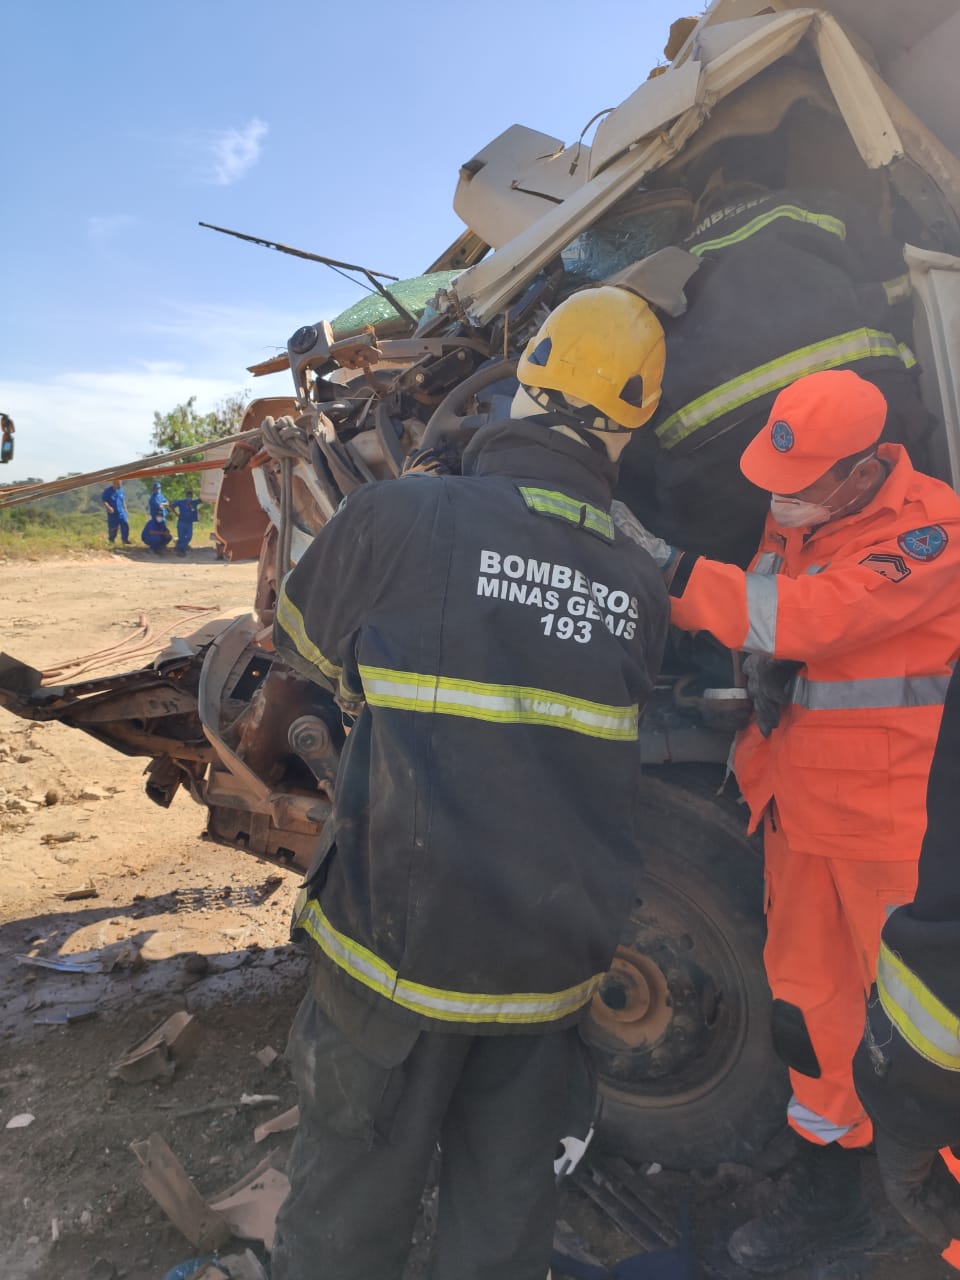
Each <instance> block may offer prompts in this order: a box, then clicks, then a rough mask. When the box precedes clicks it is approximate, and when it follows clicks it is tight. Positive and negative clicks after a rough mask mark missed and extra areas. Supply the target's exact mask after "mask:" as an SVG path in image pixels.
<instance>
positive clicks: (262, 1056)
mask: <svg viewBox="0 0 960 1280" xmlns="http://www.w3.org/2000/svg"><path fill="white" fill-rule="evenodd" d="M253 1056H254V1057H255V1058H256V1059H257V1061H258V1062H259V1063H260V1064H261V1066H264V1067H272V1066H273V1064H274V1063H275V1062H276V1060H277V1059H278V1058H279V1057H280V1055H279V1053H277V1051H276V1049H274V1047H273V1046H272V1045H269V1044H267V1045H264V1046H263V1048H262V1049H258V1050H257V1052H256V1053H255V1054H254V1055H253Z"/></svg>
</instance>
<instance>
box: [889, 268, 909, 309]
mask: <svg viewBox="0 0 960 1280" xmlns="http://www.w3.org/2000/svg"><path fill="white" fill-rule="evenodd" d="M883 292H884V293H885V294H886V295H887V302H888V303H889V304H890V306H891V307H892V306H894V305H895V304H896V303H898V302H903V300H904V299H905V298H909V297H910V276H909V274H908V273H904V274H903V275H902V276H894V278H893V279H892V280H884V281H883Z"/></svg>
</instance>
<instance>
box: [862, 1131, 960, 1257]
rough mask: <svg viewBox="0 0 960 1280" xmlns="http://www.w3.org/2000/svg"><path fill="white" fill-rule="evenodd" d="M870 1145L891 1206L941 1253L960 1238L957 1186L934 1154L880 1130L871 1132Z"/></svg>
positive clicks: (958, 1187)
mask: <svg viewBox="0 0 960 1280" xmlns="http://www.w3.org/2000/svg"><path fill="white" fill-rule="evenodd" d="M873 1142H874V1147H875V1149H876V1152H877V1161H878V1163H879V1165H880V1177H881V1179H882V1181H883V1189H884V1191H885V1192H886V1195H887V1199H888V1200H889V1201H890V1204H891V1205H892V1206H893V1208H894V1209H896V1211H897V1213H899V1215H900V1217H901V1218H903V1220H904V1222H906V1223H907V1224H908V1226H910V1227H912V1228H913V1230H914V1231H916V1232H917V1234H918V1235H921V1236H923V1237H924V1239H926V1240H929V1242H930V1243H931V1244H932V1245H933V1246H934V1248H935V1249H936V1250H937V1251H938V1252H939V1253H942V1252H943V1251H944V1249H946V1248H947V1246H948V1245H949V1244H950V1241H951V1240H954V1239H958V1238H960V1184H958V1183H957V1181H956V1180H955V1178H954V1177H953V1175H952V1174H951V1173H950V1171H949V1169H948V1168H947V1166H946V1165H945V1164H944V1162H943V1159H942V1157H941V1156H940V1155H939V1153H938V1152H936V1151H930V1150H926V1151H925V1150H920V1149H918V1148H916V1147H910V1146H907V1145H906V1144H905V1143H903V1142H900V1140H899V1139H898V1138H895V1137H893V1135H892V1134H890V1133H887V1132H886V1131H885V1130H883V1129H876V1130H875V1131H874V1138H873Z"/></svg>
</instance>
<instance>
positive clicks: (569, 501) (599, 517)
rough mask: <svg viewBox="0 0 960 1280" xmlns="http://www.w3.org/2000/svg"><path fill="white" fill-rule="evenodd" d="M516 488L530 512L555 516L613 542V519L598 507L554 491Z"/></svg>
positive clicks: (521, 486) (523, 487) (524, 487)
mask: <svg viewBox="0 0 960 1280" xmlns="http://www.w3.org/2000/svg"><path fill="white" fill-rule="evenodd" d="M518 487H519V489H520V493H521V495H522V497H523V500H524V502H525V503H526V504H527V506H528V507H529V508H530V510H531V511H538V512H539V513H540V514H541V515H547V516H557V517H558V518H559V519H561V520H567V521H569V523H570V524H575V525H576V526H577V527H578V528H580V529H589V530H590V531H591V533H598V534H599V535H600V537H601V538H605V539H606V540H607V542H613V540H614V537H615V527H614V523H613V517H612V516H611V515H610V514H609V513H608V512H606V511H603V510H601V508H600V507H594V506H591V504H590V503H589V502H578V501H577V499H576V498H571V497H570V496H569V494H566V493H557V492H556V490H554V489H530V488H527V487H526V486H523V485H520V486H518Z"/></svg>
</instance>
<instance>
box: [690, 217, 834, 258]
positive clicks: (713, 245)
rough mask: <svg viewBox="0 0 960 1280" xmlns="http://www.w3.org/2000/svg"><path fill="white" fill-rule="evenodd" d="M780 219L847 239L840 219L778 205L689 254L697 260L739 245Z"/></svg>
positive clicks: (708, 241) (695, 248) (695, 247)
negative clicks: (718, 250)
mask: <svg viewBox="0 0 960 1280" xmlns="http://www.w3.org/2000/svg"><path fill="white" fill-rule="evenodd" d="M781 218H789V219H790V221H791V222H806V223H809V224H810V225H812V226H815V227H819V228H820V229H821V231H829V232H831V233H832V234H833V235H835V236H839V237H840V239H841V240H845V239H846V238H847V228H846V224H845V223H844V222H843V221H842V220H841V219H840V218H834V217H831V215H830V214H829V213H812V212H811V211H810V210H809V209H801V208H800V206H799V205H795V204H780V205H777V207H776V208H775V209H770V210H768V211H767V212H766V213H762V214H760V216H759V217H757V218H752V219H751V220H750V221H749V222H746V223H744V225H743V226H742V227H741V228H740V229H739V231H731V232H730V234H729V235H726V236H720V237H718V239H716V240H704V241H703V242H702V243H700V244H698V245H694V247H693V248H692V249H691V250H690V252H691V253H692V254H695V255H696V257H698V258H699V257H700V255H701V254H702V253H709V252H710V250H711V249H726V248H728V247H729V246H730V245H732V244H740V243H741V241H743V240H747V239H749V238H750V236H752V235H755V234H756V232H758V231H762V230H763V228H764V227H768V226H769V225H770V223H771V222H777V221H779V219H781Z"/></svg>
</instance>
